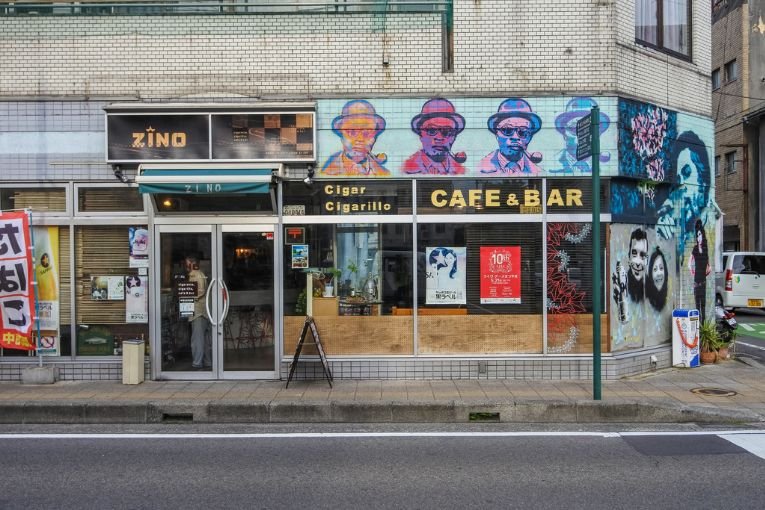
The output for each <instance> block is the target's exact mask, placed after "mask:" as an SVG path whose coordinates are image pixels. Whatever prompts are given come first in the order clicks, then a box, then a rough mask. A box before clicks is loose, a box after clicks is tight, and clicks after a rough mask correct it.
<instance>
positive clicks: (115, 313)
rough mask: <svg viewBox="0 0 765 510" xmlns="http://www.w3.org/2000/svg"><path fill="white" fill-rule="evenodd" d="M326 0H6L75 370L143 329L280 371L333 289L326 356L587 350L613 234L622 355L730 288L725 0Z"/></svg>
mask: <svg viewBox="0 0 765 510" xmlns="http://www.w3.org/2000/svg"><path fill="white" fill-rule="evenodd" d="M319 4H320V6H317V3H316V2H310V3H309V2H300V1H294V2H292V3H288V4H285V3H284V2H279V3H276V2H272V3H269V2H265V1H260V2H254V1H252V2H232V3H225V4H221V6H220V7H216V8H214V9H213V8H211V7H210V5H209V4H203V5H202V4H199V5H195V4H194V3H193V2H192V3H187V4H172V3H167V2H157V3H156V4H155V5H154V6H151V7H147V5H146V3H145V2H144V3H141V4H140V5H131V4H130V3H129V2H126V3H123V4H108V5H103V4H102V5H99V4H97V3H95V4H92V5H91V4H82V3H76V4H75V3H72V4H66V3H64V4H59V3H57V4H56V5H55V6H48V5H45V4H43V5H35V6H29V7H24V6H20V5H18V4H0V5H2V11H0V49H2V53H3V55H4V59H3V64H2V65H3V69H2V71H3V72H2V73H0V108H1V109H2V110H0V111H2V115H0V119H2V120H1V121H0V122H1V124H0V172H1V173H0V208H1V209H3V210H10V209H26V210H31V211H32V214H33V223H34V225H35V227H34V229H35V232H36V239H37V241H36V242H35V259H36V260H37V261H40V257H42V255H43V254H47V255H48V257H49V259H46V262H48V263H49V260H50V257H52V258H53V259H54V260H55V267H56V271H57V274H56V275H55V276H56V277H55V279H52V280H50V281H49V282H48V283H47V284H46V285H47V286H48V288H50V289H53V290H51V291H50V292H48V293H47V294H46V295H45V296H43V297H45V299H42V298H41V299H40V302H41V303H44V304H45V307H44V309H45V310H46V311H47V313H48V316H46V320H47V322H46V325H47V326H46V329H45V330H44V331H43V335H42V336H43V337H44V338H45V344H44V346H43V348H44V349H45V354H46V358H45V361H46V363H49V364H52V365H53V366H54V367H55V368H56V369H57V370H58V375H59V377H60V378H65V379H111V378H119V377H120V374H121V357H120V356H121V349H122V342H124V341H125V340H128V339H135V338H143V339H144V340H145V342H146V345H147V357H146V372H147V375H148V376H150V377H152V378H156V379H185V380H188V379H192V380H193V379H226V378H247V379H249V378H269V379H275V378H284V377H285V376H286V373H287V371H288V366H289V362H290V361H291V360H292V354H293V352H294V349H295V344H296V341H297V339H298V337H299V335H300V332H301V328H302V326H303V324H304V321H305V318H306V316H312V317H314V319H315V321H316V324H317V326H318V329H319V331H320V334H321V338H322V343H323V345H324V349H325V351H326V354H327V356H328V359H329V364H330V366H331V367H332V370H333V373H334V375H335V377H342V378H375V379H377V378H383V379H387V378H468V377H494V378H501V377H522V378H590V377H592V349H593V320H592V319H593V314H592V308H593V299H592V297H593V274H592V267H593V253H592V249H591V244H590V243H591V241H592V236H593V235H599V236H600V238H601V246H602V247H603V250H602V254H601V255H602V258H603V264H602V265H603V273H602V275H601V276H602V277H601V281H602V285H601V289H600V291H599V292H600V293H601V296H602V299H601V301H602V303H603V310H602V315H601V318H600V323H601V345H602V351H603V366H604V376H605V377H609V378H616V377H620V376H623V375H628V374H634V373H640V372H644V371H647V370H650V369H651V368H653V367H655V366H659V367H661V366H669V365H670V363H671V360H670V343H669V342H670V339H671V337H672V327H673V326H672V322H671V312H672V310H673V309H674V308H699V309H700V310H701V312H702V316H703V315H705V314H706V311H707V310H709V309H711V306H712V303H713V290H714V289H713V283H712V282H713V280H712V275H711V274H710V267H711V266H712V265H713V254H714V245H715V240H716V235H715V220H716V214H715V208H714V206H713V202H714V201H713V198H714V196H715V179H714V172H712V170H711V169H712V166H711V162H712V161H713V159H712V158H713V155H714V151H713V147H714V126H713V123H712V119H711V115H712V104H711V94H710V92H711V87H710V76H709V71H708V70H709V69H710V68H711V61H710V44H711V30H710V28H711V24H710V12H711V8H710V7H711V6H710V3H709V2H708V1H707V2H703V1H691V0H688V1H686V2H682V1H681V2H673V3H672V5H671V6H670V4H669V3H668V5H667V6H663V5H662V4H663V2H661V1H660V2H647V1H646V2H642V1H641V2H626V1H613V2H596V1H592V0H578V1H576V2H572V1H563V0H548V1H545V2H531V1H525V0H524V1H520V2H517V4H518V5H517V11H518V12H522V13H523V17H518V16H514V17H513V20H512V21H511V22H510V23H508V20H507V19H506V17H507V14H508V12H507V2H504V1H499V0H496V1H481V2H473V1H468V0H455V1H451V0H443V1H420V2H412V1H403V0H402V1H389V2H379V3H363V2H358V3H356V2H330V1H327V2H319ZM636 4H637V5H636ZM657 4H658V6H657ZM675 4H677V5H675ZM678 6H680V7H678ZM665 7H666V9H665ZM660 13H662V14H661V15H660ZM540 20H544V23H542V22H541V21H540ZM657 20H660V21H661V23H659V22H658V21H657ZM582 27H587V30H584V29H583V28H582ZM508 48H512V49H513V51H508ZM593 107H597V108H598V109H599V115H598V116H597V121H598V130H597V131H598V133H599V138H600V149H601V152H600V155H599V156H598V157H597V162H598V165H599V168H600V175H601V188H600V190H593V189H592V160H591V158H588V159H582V160H578V159H577V157H576V124H577V121H580V120H581V119H582V118H584V117H586V116H587V115H588V114H590V112H591V111H592V108H593ZM596 197H599V203H600V210H601V215H600V225H599V226H598V227H597V228H593V225H592V205H593V201H594V200H596ZM49 278H50V275H49ZM54 291H55V292H54ZM310 354H311V353H310V352H309V355H310ZM309 359H312V358H310V357H309ZM652 359H654V360H656V361H655V362H653V361H652ZM34 362H35V358H33V357H30V356H29V354H28V353H27V352H24V351H16V350H11V349H3V350H2V354H1V355H0V378H2V379H16V378H18V377H19V373H20V371H21V370H23V368H24V367H25V366H29V365H30V364H31V363H34ZM321 371H322V368H321V365H320V364H318V363H310V362H309V363H301V364H300V366H299V367H298V377H313V376H317V375H321Z"/></svg>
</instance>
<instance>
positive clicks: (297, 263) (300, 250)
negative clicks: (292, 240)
mask: <svg viewBox="0 0 765 510" xmlns="http://www.w3.org/2000/svg"><path fill="white" fill-rule="evenodd" d="M306 267H308V245H307V244H293V245H292V269H303V268H306Z"/></svg>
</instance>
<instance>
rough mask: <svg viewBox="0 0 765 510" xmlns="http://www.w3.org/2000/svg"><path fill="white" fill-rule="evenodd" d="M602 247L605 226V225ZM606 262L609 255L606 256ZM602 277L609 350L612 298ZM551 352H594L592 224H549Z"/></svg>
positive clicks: (605, 336)
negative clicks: (609, 311)
mask: <svg viewBox="0 0 765 510" xmlns="http://www.w3.org/2000/svg"><path fill="white" fill-rule="evenodd" d="M600 239H601V243H600V244H601V246H602V247H604V251H605V249H606V248H605V247H606V246H607V245H606V243H605V227H604V226H602V227H601V234H600ZM602 260H603V261H604V262H603V265H605V257H604V258H603V259H602ZM605 280H606V278H605V277H603V278H601V291H600V293H601V296H603V297H601V321H600V322H601V326H600V331H601V346H602V350H603V352H607V351H608V337H609V335H608V314H607V309H608V306H609V304H610V301H609V300H608V299H606V297H605V296H604V294H603V290H602V289H603V286H604V285H605ZM546 302H547V352H548V353H550V354H577V353H591V352H592V224H591V223H557V222H551V223H548V224H547V300H546Z"/></svg>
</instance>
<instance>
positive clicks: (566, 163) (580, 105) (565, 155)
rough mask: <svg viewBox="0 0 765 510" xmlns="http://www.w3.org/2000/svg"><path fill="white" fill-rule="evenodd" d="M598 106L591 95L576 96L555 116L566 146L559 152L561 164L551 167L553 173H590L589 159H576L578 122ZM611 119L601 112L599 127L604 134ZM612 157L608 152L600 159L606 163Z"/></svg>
mask: <svg viewBox="0 0 765 510" xmlns="http://www.w3.org/2000/svg"><path fill="white" fill-rule="evenodd" d="M595 106H598V103H596V102H595V101H594V100H593V99H592V98H590V97H575V98H573V99H571V100H570V101H569V102H568V104H567V105H566V111H564V112H563V113H561V114H560V115H558V116H557V117H555V129H556V130H557V131H558V133H560V135H561V136H562V137H563V140H564V143H565V144H566V147H565V148H564V149H563V150H562V151H560V152H559V153H558V161H559V162H560V164H561V166H560V167H559V168H556V169H550V170H549V171H550V173H551V174H568V175H572V174H575V173H578V174H590V173H592V166H591V165H590V161H589V159H583V160H582V161H577V159H576V145H577V138H576V123H577V121H579V119H581V118H582V117H585V116H587V115H589V114H590V112H591V110H592V108H593V107H595ZM609 123H610V121H609V119H608V116H607V115H606V114H605V113H603V112H601V113H600V124H599V125H598V129H599V131H600V134H601V135H602V134H603V133H604V132H605V131H606V130H607V129H608V125H609ZM610 159H611V155H610V154H608V153H607V152H605V153H602V154H601V155H600V161H601V162H602V163H606V162H608V161H609V160H610Z"/></svg>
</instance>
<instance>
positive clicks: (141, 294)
mask: <svg viewBox="0 0 765 510" xmlns="http://www.w3.org/2000/svg"><path fill="white" fill-rule="evenodd" d="M148 285H149V277H148V276H138V275H132V276H126V277H125V322H126V323H128V324H147V323H148V322H149V306H148V304H149V301H148V299H147V290H148Z"/></svg>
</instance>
